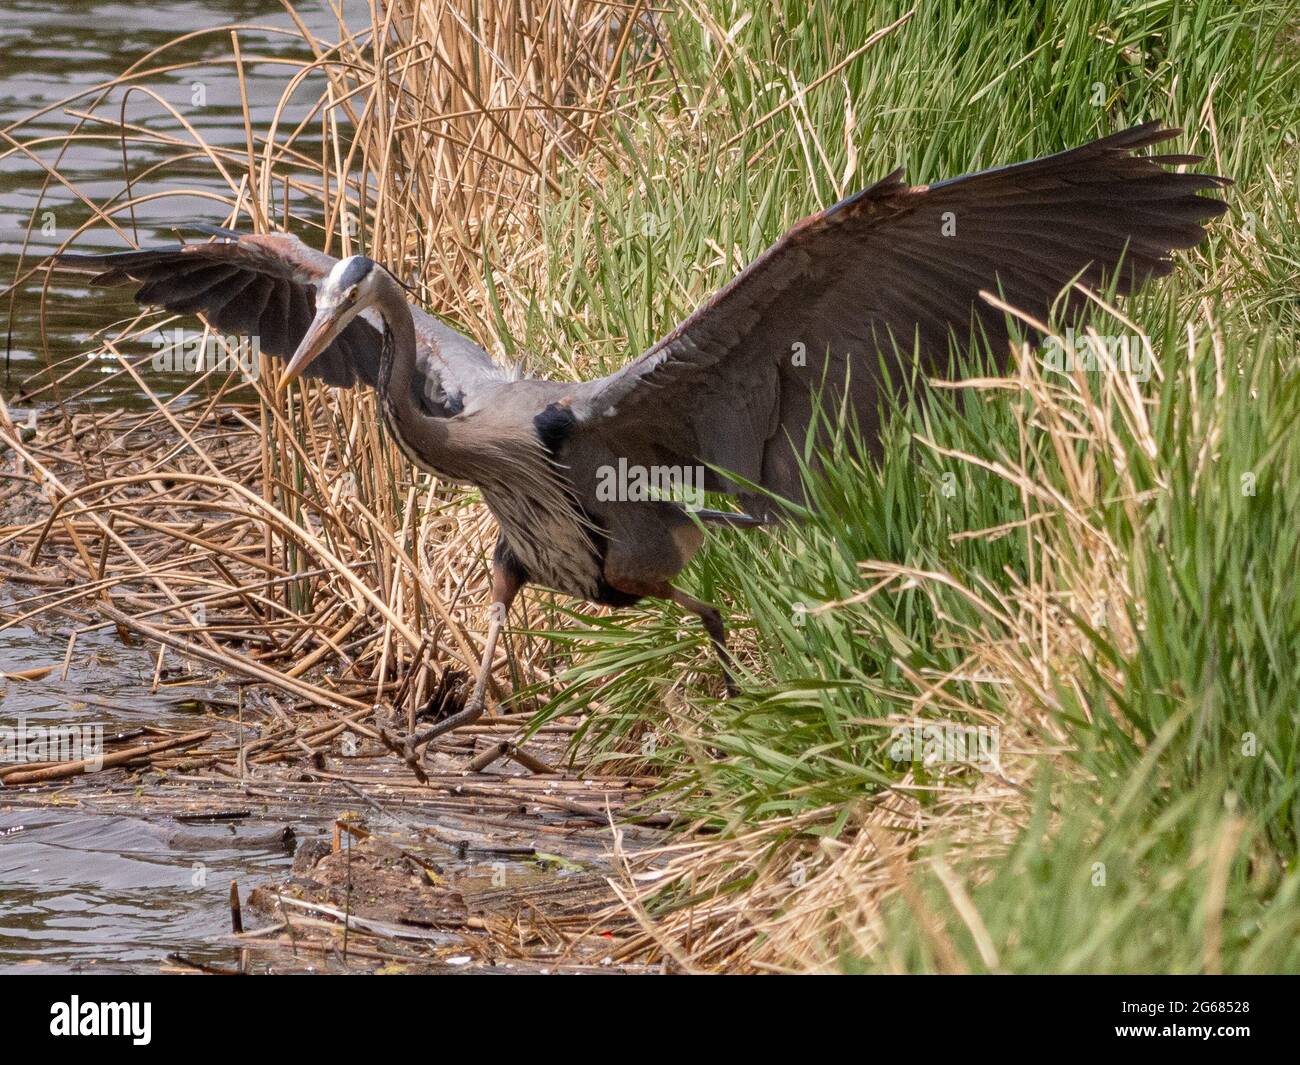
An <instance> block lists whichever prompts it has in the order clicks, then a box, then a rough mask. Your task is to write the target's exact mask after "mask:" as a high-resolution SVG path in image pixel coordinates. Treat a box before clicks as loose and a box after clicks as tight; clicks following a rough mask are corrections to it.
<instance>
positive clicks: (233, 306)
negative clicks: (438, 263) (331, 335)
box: [55, 230, 500, 411]
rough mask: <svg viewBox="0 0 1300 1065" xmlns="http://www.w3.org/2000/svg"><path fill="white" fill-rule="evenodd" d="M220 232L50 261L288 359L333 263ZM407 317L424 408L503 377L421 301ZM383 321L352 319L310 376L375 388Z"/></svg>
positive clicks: (281, 237)
mask: <svg viewBox="0 0 1300 1065" xmlns="http://www.w3.org/2000/svg"><path fill="white" fill-rule="evenodd" d="M218 232H220V233H221V234H222V235H223V236H225V237H229V238H232V239H222V240H216V241H211V242H207V243H201V244H176V245H172V246H170V247H164V248H149V249H145V250H142V251H123V252H111V253H109V254H107V255H78V254H70V253H64V254H61V255H58V256H56V260H55V261H56V263H57V265H58V266H59V267H60V268H62V269H66V270H74V271H78V272H81V273H89V274H91V275H93V276H92V282H93V283H94V284H97V285H122V284H130V283H134V284H136V285H138V286H139V287H138V288H137V289H136V292H135V300H136V302H137V303H140V304H143V305H145V306H150V307H163V308H166V309H167V310H169V311H173V312H175V313H178V314H198V315H202V317H203V318H204V319H205V320H206V321H207V322H208V323H209V324H210V325H212V327H213V328H215V329H218V330H220V331H221V332H223V333H227V334H231V335H238V336H245V337H257V339H258V343H259V345H260V347H261V350H262V351H264V352H266V353H267V354H268V355H273V356H275V357H277V358H282V359H287V358H289V356H291V355H292V354H293V352H294V350H295V349H296V348H297V346H298V342H299V341H300V340H301V339H302V338H303V335H304V334H305V333H306V332H307V328H308V326H310V324H311V320H312V318H313V317H314V316H315V313H316V287H317V285H318V284H319V283H320V281H321V280H322V279H323V278H325V277H326V275H328V274H329V272H330V270H331V269H333V267H334V264H335V263H336V262H338V260H337V259H335V258H334V257H333V256H330V255H325V254H323V253H321V252H318V251H316V250H315V249H313V248H309V247H308V246H307V245H306V244H304V243H303V242H302V241H300V240H299V239H298V238H297V237H295V236H292V235H290V234H287V233H268V234H244V235H240V234H237V233H232V232H230V231H229V230H220V231H218ZM411 314H412V316H413V317H414V319H415V329H416V342H417V354H416V360H417V373H416V383H417V386H418V385H419V384H420V383H421V382H424V383H426V384H427V385H428V387H429V390H430V393H431V394H429V395H421V396H420V397H419V398H421V399H422V400H423V401H424V402H425V403H426V405H429V406H435V407H446V406H447V405H450V406H451V407H452V408H453V411H454V409H459V406H460V405H461V404H462V403H463V402H464V395H465V394H466V393H467V392H469V391H471V390H472V389H473V387H474V385H475V384H476V383H477V382H479V381H481V380H484V379H487V378H491V379H499V377H500V371H499V370H498V369H497V367H496V366H495V365H494V364H493V362H492V359H491V358H490V357H489V356H488V354H487V352H485V351H484V350H483V349H482V348H480V347H479V346H478V345H477V344H475V343H473V342H472V341H470V340H469V339H468V338H466V337H464V336H462V335H461V334H460V333H458V332H456V331H455V330H454V329H452V328H450V327H449V326H446V325H444V324H443V323H442V322H440V321H438V319H436V318H434V317H433V316H431V315H428V314H426V313H425V312H424V311H422V310H420V308H418V307H412V308H411ZM381 328H382V325H381V323H380V322H379V321H378V319H377V318H374V317H370V316H368V315H366V314H362V315H359V316H357V317H356V318H354V319H353V320H352V321H351V322H350V323H349V324H348V326H347V328H346V329H344V330H343V332H342V333H340V334H339V337H338V339H336V340H335V341H334V343H333V344H331V345H330V346H329V347H328V348H327V349H325V351H324V352H323V353H322V354H321V356H320V357H319V358H317V359H315V360H314V361H313V362H312V363H311V365H310V366H309V367H308V368H307V371H306V376H308V377H317V378H320V379H321V380H323V381H324V382H325V383H326V384H330V385H336V386H338V387H340V388H350V387H352V386H354V385H355V384H357V382H361V383H363V384H367V385H370V386H371V387H374V385H375V382H376V380H377V379H378V375H379V353H380V346H381V337H380V330H381ZM420 364H423V365H422V366H421V365H420ZM421 369H423V370H425V371H426V372H419V371H420V370H421ZM429 370H432V371H434V372H432V373H430V372H428V371H429Z"/></svg>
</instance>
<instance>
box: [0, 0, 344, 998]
mask: <svg viewBox="0 0 1300 1065" xmlns="http://www.w3.org/2000/svg"><path fill="white" fill-rule="evenodd" d="M297 6H298V8H299V11H300V13H301V14H302V16H303V17H304V19H305V21H306V22H307V24H308V26H309V27H311V28H312V29H313V30H314V31H316V32H318V33H320V34H321V35H323V36H332V35H333V33H334V25H335V23H334V20H333V17H332V16H331V15H330V14H329V11H328V7H327V5H326V4H325V3H324V2H323V0H306V2H302V3H300V4H298V5H297ZM354 6H356V5H355V4H354V3H353V2H352V0H349V2H348V3H347V4H345V5H344V9H345V12H347V13H348V14H349V16H351V15H353V14H355V12H353V11H352V10H351V9H352V8H353V7H354ZM244 21H250V22H254V23H257V24H259V25H260V26H264V27H279V28H281V29H284V30H290V29H292V25H293V23H292V20H291V19H290V18H289V17H288V15H287V14H286V13H285V12H284V11H283V10H282V9H281V8H280V5H279V4H267V3H265V2H256V0H242V2H241V0H207V2H199V0H176V2H174V3H170V4H167V5H165V6H159V5H158V4H156V3H154V2H152V0H116V2H109V3H99V2H96V3H93V4H91V3H81V2H70V0H36V2H31V0H18V2H11V3H8V4H6V5H5V10H4V13H3V15H0V57H2V58H0V128H9V127H11V126H12V124H13V123H15V122H17V121H19V120H20V119H23V118H24V117H25V116H27V115H29V114H31V113H32V112H34V111H36V110H38V109H40V108H43V107H46V106H49V105H51V104H57V103H59V101H61V100H63V99H65V98H66V97H68V96H70V95H72V94H74V93H75V92H76V91H77V90H78V89H83V88H87V87H92V86H95V85H97V84H99V83H102V82H105V81H108V80H110V79H112V78H113V77H115V76H117V75H118V74H120V73H121V72H122V71H123V69H124V68H125V67H126V66H128V65H129V64H130V63H132V62H133V61H135V60H136V59H137V58H139V57H141V56H143V55H144V54H145V53H146V52H148V51H149V50H150V49H153V48H156V47H158V46H160V45H162V44H163V43H165V42H167V41H169V40H171V39H173V38H175V37H176V36H178V35H180V34H183V33H187V32H190V31H192V30H195V29H200V28H206V27H214V26H220V25H223V24H227V23H233V22H244ZM240 43H241V47H242V49H243V51H244V53H245V55H246V56H248V57H263V58H268V57H272V58H273V57H283V58H293V59H301V58H303V57H304V55H305V54H306V50H305V46H304V45H303V44H302V42H301V40H295V39H294V38H293V37H292V36H290V35H287V34H276V33H273V32H270V31H268V30H264V29H263V30H259V29H252V30H246V31H243V32H241V35H240ZM229 52H230V38H229V34H228V33H227V34H220V35H205V36H200V37H197V38H195V39H194V40H192V41H191V42H189V43H188V44H187V45H185V46H183V47H182V48H180V49H176V50H173V51H171V52H169V53H168V56H169V59H170V61H172V62H180V61H186V60H195V59H208V58H210V59H219V58H221V57H225V56H228V55H229ZM289 72H290V68H289V67H287V66H283V65H275V64H272V63H268V62H257V61H255V60H254V59H252V58H250V62H249V64H248V68H247V78H248V82H247V83H248V88H249V94H250V101H249V102H250V109H251V114H252V117H253V121H254V123H255V124H258V125H260V126H261V127H262V128H263V129H265V127H266V125H267V124H268V122H269V120H270V117H271V115H272V113H273V111H274V109H275V106H276V104H277V103H278V102H279V99H280V95H281V92H282V91H283V89H284V86H285V83H286V81H287V80H288V77H289ZM147 84H148V87H149V88H150V89H151V90H152V91H153V92H155V93H157V94H158V95H160V96H161V97H163V98H164V99H165V100H167V101H168V102H169V103H170V104H171V105H172V106H174V107H176V108H177V109H178V110H180V111H181V112H182V113H183V114H184V115H185V117H186V118H187V119H188V120H189V121H190V122H192V123H193V124H194V126H195V127H196V128H197V129H198V130H200V131H201V133H202V134H203V136H204V137H205V138H206V139H208V140H210V141H212V142H214V143H218V144H226V145H235V146H240V147H242V146H243V144H244V132H243V124H242V107H241V103H240V94H239V83H238V80H237V78H236V76H235V74H234V72H233V70H232V68H231V67H230V66H229V65H226V66H220V65H212V66H210V67H208V66H203V67H198V68H187V69H185V70H183V71H178V72H175V73H174V74H171V75H160V76H157V77H154V78H151V79H149V81H148V83H147ZM307 95H308V94H307V93H304V96H303V100H304V107H303V108H302V109H300V111H299V114H300V113H301V110H305V101H306V99H307ZM121 96H122V93H121V90H116V96H115V97H114V102H113V104H112V105H111V106H109V107H106V108H104V109H103V110H102V111H101V113H102V114H104V115H108V114H112V115H114V116H117V115H119V114H120V111H119V106H120V104H119V102H118V101H119V100H120V98H121ZM71 106H72V107H74V108H79V107H84V106H85V101H84V100H83V101H78V102H76V103H75V104H73V105H71ZM126 116H127V121H128V122H135V123H140V124H143V125H148V126H150V127H151V128H167V129H173V128H174V127H175V122H174V119H172V118H170V117H169V116H167V115H166V113H165V112H164V110H163V109H162V108H161V107H160V106H159V105H158V104H157V103H156V102H155V101H153V100H151V99H150V98H149V97H148V96H147V95H145V94H143V93H141V92H133V93H131V94H130V95H129V96H128V97H127V100H126ZM287 117H288V118H290V119H293V118H294V117H295V115H294V112H293V111H292V110H290V111H289V112H288V113H287ZM75 121H76V120H75V119H74V118H72V117H70V116H69V115H68V114H66V113H65V110H64V109H63V108H56V109H54V110H52V111H50V112H49V113H48V114H46V115H44V116H43V117H41V118H39V119H37V120H36V121H34V122H31V123H26V124H23V125H22V126H21V127H19V128H18V130H17V131H16V134H15V135H16V136H17V137H18V139H19V140H22V141H24V142H30V141H31V140H32V139H33V138H39V137H42V136H45V137H57V136H59V135H63V134H66V133H68V132H69V131H70V130H71V128H72V127H73V125H74V124H75ZM99 131H100V132H104V133H107V132H110V131H109V130H108V129H107V127H100V129H99ZM6 146H7V145H6ZM33 151H34V152H35V153H36V154H37V155H38V156H39V158H40V159H41V160H42V161H43V162H44V163H45V164H48V165H54V164H55V163H56V161H57V165H58V168H59V171H60V173H61V174H62V175H63V176H64V177H66V178H67V179H68V181H69V182H71V183H72V184H73V185H75V186H76V187H78V188H80V189H81V190H83V191H84V192H86V193H87V194H88V195H90V196H92V197H94V198H96V199H100V200H103V199H108V198H110V197H114V196H121V195H123V192H124V189H125V182H124V179H123V166H122V155H121V152H122V145H121V142H120V141H119V140H117V139H116V138H115V137H105V138H104V139H102V140H98V141H87V142H83V143H80V144H77V145H76V146H75V147H74V148H72V149H71V150H69V151H67V152H66V153H64V154H63V155H62V157H61V158H60V156H59V150H58V146H57V145H55V144H53V143H52V142H51V143H49V144H46V145H45V146H37V147H34V148H33ZM153 152H154V149H152V148H149V147H146V146H144V145H141V144H139V143H133V144H132V145H131V147H130V157H131V170H132V172H133V173H138V172H140V171H141V170H143V169H144V168H146V167H147V166H148V165H149V164H151V163H153V162H155V161H156V160H157V158H158V157H157V156H156V155H155V154H152V153H153ZM47 176H48V175H47V170H46V168H45V167H44V166H42V165H40V164H39V163H38V162H36V161H34V160H33V159H31V158H29V157H26V156H24V155H23V154H21V153H16V154H11V155H10V156H9V157H8V158H7V159H6V160H5V161H4V163H3V165H0V269H2V270H3V276H4V278H5V281H4V284H5V285H6V286H8V284H9V283H10V281H11V280H12V278H13V277H14V276H15V273H16V271H17V270H18V269H19V267H20V264H21V266H22V268H23V269H26V268H29V267H30V266H31V265H32V264H33V263H34V262H36V261H39V259H41V258H42V257H43V256H44V255H45V254H47V253H48V252H50V251H52V250H54V249H55V248H57V247H58V246H59V245H60V244H61V243H62V242H63V241H64V240H66V239H67V238H68V237H69V236H70V235H71V234H72V232H73V231H74V230H75V228H76V227H77V226H79V225H81V224H82V223H83V222H84V221H85V220H86V218H87V217H89V212H88V210H87V209H86V207H85V205H84V204H82V203H80V202H78V200H77V198H76V197H75V196H74V195H73V194H72V193H71V192H70V191H69V189H68V187H67V186H64V185H61V184H60V183H58V182H55V181H47ZM181 184H184V185H187V186H197V187H201V188H207V189H210V190H211V191H213V192H215V193H218V194H221V195H225V194H226V193H227V191H228V190H227V189H226V186H225V184H224V182H223V181H222V180H221V179H220V178H219V177H218V176H216V175H215V174H213V173H212V172H210V170H209V169H208V165H206V164H205V163H203V162H202V161H201V160H196V161H190V162H182V163H180V164H177V165H174V166H173V165H169V166H168V167H165V168H162V169H160V170H159V171H158V172H157V173H156V174H154V175H153V177H152V178H151V179H150V180H148V181H146V182H143V183H140V182H134V183H133V184H132V187H131V191H132V193H133V194H135V195H141V194H147V193H149V192H153V191H160V190H165V189H167V188H168V187H169V186H170V187H172V188H175V187H176V186H178V185H181ZM220 210H221V208H220V205H219V204H218V203H217V202H216V201H214V200H211V199H198V198H195V197H176V198H162V199H156V200H152V201H150V202H149V203H147V204H145V205H142V206H141V207H140V209H139V210H138V211H137V212H136V215H135V222H136V235H137V239H139V240H140V241H141V242H145V243H148V242H157V241H163V242H166V241H170V240H172V239H174V237H173V235H172V227H174V226H176V225H178V224H180V223H183V222H185V221H189V220H193V219H201V220H204V221H209V222H216V221H220V220H221V215H220ZM126 246H127V245H126V244H125V242H124V240H123V239H122V237H120V236H118V235H116V234H114V233H112V232H111V230H109V229H108V228H107V227H104V226H99V227H96V228H93V229H91V230H90V231H88V232H87V233H86V234H84V235H83V236H82V237H80V238H79V239H78V241H77V248H78V250H92V251H93V250H117V249H121V248H123V247H126ZM39 287H40V286H39V277H37V278H36V279H34V280H33V281H29V282H28V283H27V284H25V285H23V286H22V287H21V288H20V289H19V290H18V291H16V292H15V293H12V294H9V295H7V296H6V299H5V306H4V313H5V315H6V317H7V328H6V337H5V364H4V367H3V369H2V370H0V375H2V376H0V391H2V392H3V394H4V395H5V397H6V399H7V400H9V401H10V402H11V403H17V404H18V405H23V406H26V405H27V403H26V402H24V401H23V397H24V396H25V395H29V394H30V393H32V392H33V391H34V390H36V389H39V388H41V386H42V385H46V384H47V383H48V381H49V375H48V374H47V373H45V372H44V370H43V368H44V367H45V366H46V365H47V361H52V360H57V359H63V358H66V357H68V356H69V355H79V354H80V353H81V352H83V351H86V350H88V349H90V348H92V347H93V346H94V345H93V342H92V340H91V337H92V334H94V333H95V332H96V331H97V330H100V329H102V328H104V327H105V326H107V325H110V324H111V323H112V322H113V321H114V320H115V319H118V318H121V317H123V316H124V315H126V314H127V313H128V311H129V307H130V304H129V302H128V301H124V300H121V299H116V298H114V297H109V296H107V294H105V293H103V292H95V293H94V294H93V298H90V293H88V292H87V291H86V290H85V289H82V288H78V287H76V286H70V285H68V284H66V283H65V282H60V283H59V284H58V285H57V286H51V288H50V294H49V298H50V302H49V303H47V305H46V308H45V310H46V314H45V332H44V335H43V334H42V330H41V329H40V324H39V315H40V305H39V298H38V297H39ZM144 350H147V349H142V351H141V352H140V354H143V353H144ZM104 372H105V371H103V370H101V368H100V365H99V364H93V363H88V364H87V365H86V366H85V367H84V368H81V369H80V370H78V372H77V373H76V375H75V377H73V378H72V379H71V380H69V381H67V382H65V383H64V384H63V385H61V386H60V387H59V389H56V390H49V389H47V390H46V391H45V392H43V393H41V394H39V395H38V397H37V400H36V402H37V403H38V404H40V405H48V404H50V403H55V402H63V401H65V400H66V399H67V398H68V397H69V396H70V395H72V394H74V393H76V392H77V391H78V390H81V389H84V388H86V386H87V385H95V384H96V381H97V375H102V374H103V373H104ZM184 383H188V382H187V381H186V380H185V379H184V378H178V379H177V381H176V383H175V384H172V385H171V386H170V387H169V382H168V381H166V380H158V379H151V380H150V384H151V385H152V386H155V387H156V388H157V389H158V391H159V393H160V394H163V395H166V394H169V393H170V392H172V391H176V390H178V389H179V387H181V386H182V385H183V384H184ZM78 402H80V403H83V404H84V403H95V404H103V405H108V406H114V407H134V406H138V405H140V404H141V402H142V397H141V396H140V395H139V394H138V392H137V390H136V387H135V385H134V384H133V383H132V382H131V380H130V379H129V378H128V377H120V376H119V377H117V378H116V379H114V380H113V381H111V382H108V381H105V383H103V385H102V387H98V388H94V389H93V390H92V392H91V394H89V395H87V396H86V397H84V398H83V399H81V400H79V401H78ZM25 594H28V591H27V590H25V589H22V588H21V586H19V587H18V588H15V587H14V586H13V585H10V586H9V587H3V582H0V620H3V619H4V618H5V617H6V616H10V617H12V616H13V614H12V612H11V611H9V610H7V609H6V607H5V605H4V604H5V603H6V602H12V600H13V599H14V598H17V597H21V596H22V595H25ZM65 646H66V640H65V639H64V638H61V637H60V636H58V635H57V634H54V633H44V632H35V631H32V630H30V629H24V628H17V627H15V628H10V629H6V630H3V631H0V672H7V673H9V672H15V671H19V670H25V669H32V668H39V667H43V666H50V665H53V666H54V667H55V669H54V672H52V673H51V674H50V675H49V676H48V677H46V678H43V679H40V680H33V681H26V682H21V681H8V682H6V681H3V680H0V692H2V694H0V726H8V727H11V728H12V727H14V726H15V724H16V723H17V720H18V718H19V716H20V715H21V716H22V717H23V718H25V719H26V721H27V722H28V723H29V724H50V723H68V722H74V723H85V724H102V725H103V727H104V731H105V733H106V734H107V733H111V732H114V731H120V730H124V729H130V728H132V727H139V726H140V725H141V724H143V723H148V724H153V725H160V726H169V727H179V728H195V727H201V725H196V724H195V720H196V719H195V715H194V713H193V712H190V713H188V714H187V712H186V711H185V710H184V709H183V708H182V703H183V700H181V699H179V698H178V695H179V694H180V693H178V692H177V691H169V692H167V693H165V694H161V695H150V694H148V693H149V688H150V682H151V677H152V668H153V663H152V661H151V656H150V655H148V654H147V653H145V652H143V651H140V650H130V649H127V648H124V647H122V645H121V644H120V643H119V642H118V641H117V640H116V639H115V638H114V637H113V635H112V634H111V632H107V633H98V634H93V633H92V634H90V635H89V636H85V637H81V638H79V639H78V641H77V645H76V653H75V655H74V656H73V660H72V662H71V664H70V670H69V673H68V679H67V680H66V681H60V680H59V679H58V678H59V674H60V668H61V663H62V660H63V654H64V648H65ZM90 693H93V695H91V694H90ZM88 700H95V701H88ZM105 704H111V706H110V705H105ZM200 720H201V719H200ZM20 798H21V793H20V792H18V791H17V789H14V790H13V791H11V792H10V793H8V794H6V792H5V791H4V790H3V789H0V971H11V972H42V971H46V972H54V971H78V970H79V971H97V972H101V971H102V972H112V971H146V972H148V971H155V970H156V969H157V968H158V966H159V964H160V963H161V962H162V961H163V959H164V957H165V956H166V954H167V953H169V952H171V951H182V952H184V953H186V954H187V955H189V956H192V957H198V958H203V957H205V956H212V957H215V956H221V957H224V958H225V960H226V961H227V962H228V961H229V960H230V956H231V950H230V948H229V947H226V946H214V945H212V944H213V941H214V939H215V938H216V937H218V936H220V935H221V934H222V933H224V932H225V931H227V930H228V928H229V920H230V918H229V911H228V906H227V899H228V892H229V885H230V881H231V880H238V881H239V882H240V886H241V888H242V889H244V890H247V889H249V888H251V887H253V886H255V885H256V884H257V883H259V882H261V881H264V880H267V879H270V878H271V877H273V876H275V875H276V874H277V873H282V872H283V870H284V869H285V867H287V865H288V864H289V863H290V861H291V855H290V854H289V853H288V851H287V849H286V847H285V845H284V842H283V841H282V840H281V839H280V837H279V833H278V832H277V831H271V829H272V828H274V827H275V826H271V825H268V824H266V823H258V824H255V825H254V824H250V825H247V826H245V825H240V824H238V823H217V824H207V825H202V824H180V823H178V822H176V821H173V820H171V819H170V818H157V819H155V818H150V817H136V816H130V815H125V814H120V813H114V814H104V813H98V814H97V813H94V812H88V811H87V810H85V809H84V808H80V806H79V804H78V802H77V801H76V799H75V798H73V797H71V796H69V797H68V799H67V804H66V805H56V804H49V803H45V804H42V805H41V806H39V807H37V806H31V805H23V804H22V802H21V801H20Z"/></svg>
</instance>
